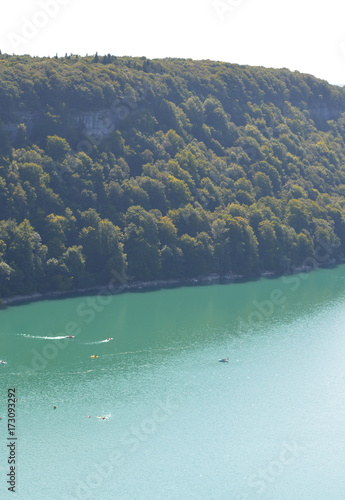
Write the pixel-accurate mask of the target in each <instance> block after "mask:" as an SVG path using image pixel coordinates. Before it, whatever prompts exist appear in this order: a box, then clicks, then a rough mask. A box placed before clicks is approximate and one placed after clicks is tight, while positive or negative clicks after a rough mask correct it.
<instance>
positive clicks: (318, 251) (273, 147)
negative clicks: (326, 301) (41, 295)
mask: <svg viewBox="0 0 345 500" xmlns="http://www.w3.org/2000/svg"><path fill="white" fill-rule="evenodd" d="M344 252H345V90H344V89H342V88H340V87H332V86H331V85H329V84H327V83H326V82H323V81H319V80H317V79H316V78H313V77H311V76H308V75H301V74H299V73H291V72H289V71H288V70H273V69H264V68H251V67H247V66H237V65H232V64H225V63H212V62H210V61H192V60H187V61H184V60H179V59H163V60H159V61H158V60H153V61H151V60H148V59H143V58H129V57H115V56H112V55H111V54H106V55H98V54H97V53H96V55H95V56H92V57H84V58H81V57H75V56H69V57H66V58H32V57H30V56H18V57H17V56H8V55H1V54H0V294H1V295H2V296H7V295H11V294H17V293H33V292H36V291H46V290H69V289H73V288H78V287H84V286H92V285H97V284H106V283H107V282H109V280H111V279H112V280H113V279H115V281H118V282H119V283H121V282H123V280H124V279H126V278H125V277H126V274H127V273H128V275H129V276H131V277H133V278H134V279H136V280H144V279H145V280H151V279H157V278H180V277H182V278H183V277H194V276H198V275H200V274H204V273H208V272H218V273H220V274H227V273H229V272H230V271H231V272H233V273H240V274H243V275H247V276H252V275H257V274H258V273H260V272H262V271H266V270H269V271H273V272H277V273H281V272H284V271H286V270H289V269H291V268H292V267H293V266H300V265H304V264H305V263H308V262H310V260H311V259H314V261H315V260H316V261H317V262H319V263H320V264H322V263H328V262H332V261H340V260H341V259H342V255H343V253H344Z"/></svg>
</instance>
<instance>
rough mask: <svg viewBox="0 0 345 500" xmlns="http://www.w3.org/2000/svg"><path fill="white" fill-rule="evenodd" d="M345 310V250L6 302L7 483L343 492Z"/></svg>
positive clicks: (219, 495)
mask: <svg viewBox="0 0 345 500" xmlns="http://www.w3.org/2000/svg"><path fill="white" fill-rule="evenodd" d="M344 325H345V266H339V267H337V268H333V269H320V270H317V271H314V272H312V273H309V274H300V275H294V276H287V277H281V278H277V279H260V280H257V281H252V282H246V283H234V284H212V285H207V286H198V285H197V286H184V287H179V288H170V289H161V290H152V291H145V292H142V291H137V292H130V293H123V294H118V295H114V296H110V297H109V296H106V295H98V296H97V295H96V296H89V297H87V296H84V297H74V298H66V299H59V300H45V301H40V302H32V303H27V304H23V305H17V306H11V307H8V308H6V309H5V310H2V311H0V343H1V344H0V358H1V359H2V360H5V361H6V362H7V364H2V365H0V377H1V397H0V416H1V417H2V420H1V421H0V496H1V498H16V499H17V500H32V499H35V500H40V499H42V500H55V499H64V500H71V499H74V500H75V499H83V500H87V499H90V500H113V499H115V500H161V499H162V500H163V499H164V500H185V499H188V500H200V499H202V500H203V499H205V500H212V499H214V500H223V499H224V500H232V499H234V500H245V499H264V500H267V499H268V500H269V499H272V500H280V499H286V500H294V499H296V500H304V499H306V500H307V499H308V500H309V499H310V500H318V499H320V500H324V499H326V498H330V499H332V500H337V499H339V500H343V499H344V498H345V475H344V462H345V361H344V360H345V335H344V330H345V327H344ZM66 335H72V336H74V338H68V339H66V338H64V337H65V336H66ZM107 338H113V340H111V341H108V342H106V341H105V340H106V339H107ZM93 355H95V356H98V357H95V358H92V357H91V356H93ZM227 357H229V362H228V363H220V362H219V361H218V360H219V359H220V358H227ZM8 389H15V396H16V398H17V399H18V401H16V402H15V414H16V417H15V423H14V425H15V431H14V432H15V434H14V436H13V437H16V438H17V439H16V440H13V437H12V438H11V437H10V436H9V431H8V421H7V418H8V415H7V397H8ZM54 406H56V408H54ZM9 437H10V439H8V438H9ZM9 445H10V446H9ZM11 446H12V448H11ZM11 450H12V451H13V454H14V455H15V470H14V473H15V483H16V486H15V489H16V494H15V495H13V493H12V492H9V491H8V490H7V488H8V486H9V485H8V484H7V483H6V481H7V480H8V476H7V474H9V473H10V465H9V464H8V463H7V462H8V457H9V455H10V453H11Z"/></svg>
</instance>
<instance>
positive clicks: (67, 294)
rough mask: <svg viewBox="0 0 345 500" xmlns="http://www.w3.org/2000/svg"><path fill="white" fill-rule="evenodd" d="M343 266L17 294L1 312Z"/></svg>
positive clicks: (2, 302) (5, 301) (3, 303)
mask: <svg viewBox="0 0 345 500" xmlns="http://www.w3.org/2000/svg"><path fill="white" fill-rule="evenodd" d="M339 264H344V260H342V261H341V262H334V261H330V262H328V263H324V264H323V265H318V266H314V267H312V266H306V265H304V266H299V267H296V268H294V269H293V270H292V271H291V272H289V273H281V274H280V273H279V274H278V273H274V272H272V271H263V272H261V273H260V274H257V275H253V276H243V275H239V274H232V273H230V274H226V275H224V276H221V275H219V274H217V273H210V274H207V275H203V276H198V277H196V278H186V279H182V278H180V279H168V280H152V281H134V282H132V283H125V284H122V285H121V284H119V285H117V286H113V285H111V286H110V284H108V285H99V286H97V285H96V286H92V287H86V288H77V289H75V290H61V291H58V290H56V291H51V292H37V293H34V294H31V295H14V296H13V297H6V298H3V299H1V298H0V309H5V308H6V307H7V306H11V305H20V304H27V303H30V302H38V301H41V300H51V299H60V298H61V299H63V298H72V297H83V296H85V295H96V294H99V293H102V292H108V293H109V292H110V294H112V295H117V294H119V293H124V292H130V291H141V290H144V291H145V290H159V289H161V288H166V287H179V286H184V285H207V284H216V283H219V284H230V283H238V282H240V281H243V280H246V281H254V280H258V279H260V278H266V279H269V278H271V279H273V278H279V277H281V276H289V275H293V274H299V273H309V272H311V271H315V270H316V269H320V268H325V267H334V266H336V265H339Z"/></svg>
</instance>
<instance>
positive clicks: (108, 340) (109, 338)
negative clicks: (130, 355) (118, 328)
mask: <svg viewBox="0 0 345 500" xmlns="http://www.w3.org/2000/svg"><path fill="white" fill-rule="evenodd" d="M105 340H106V341H107V342H110V341H111V340H114V339H113V338H112V337H108V338H107V339H105Z"/></svg>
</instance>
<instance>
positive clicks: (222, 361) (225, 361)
mask: <svg viewBox="0 0 345 500" xmlns="http://www.w3.org/2000/svg"><path fill="white" fill-rule="evenodd" d="M218 361H220V362H221V363H229V358H222V359H218Z"/></svg>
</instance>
